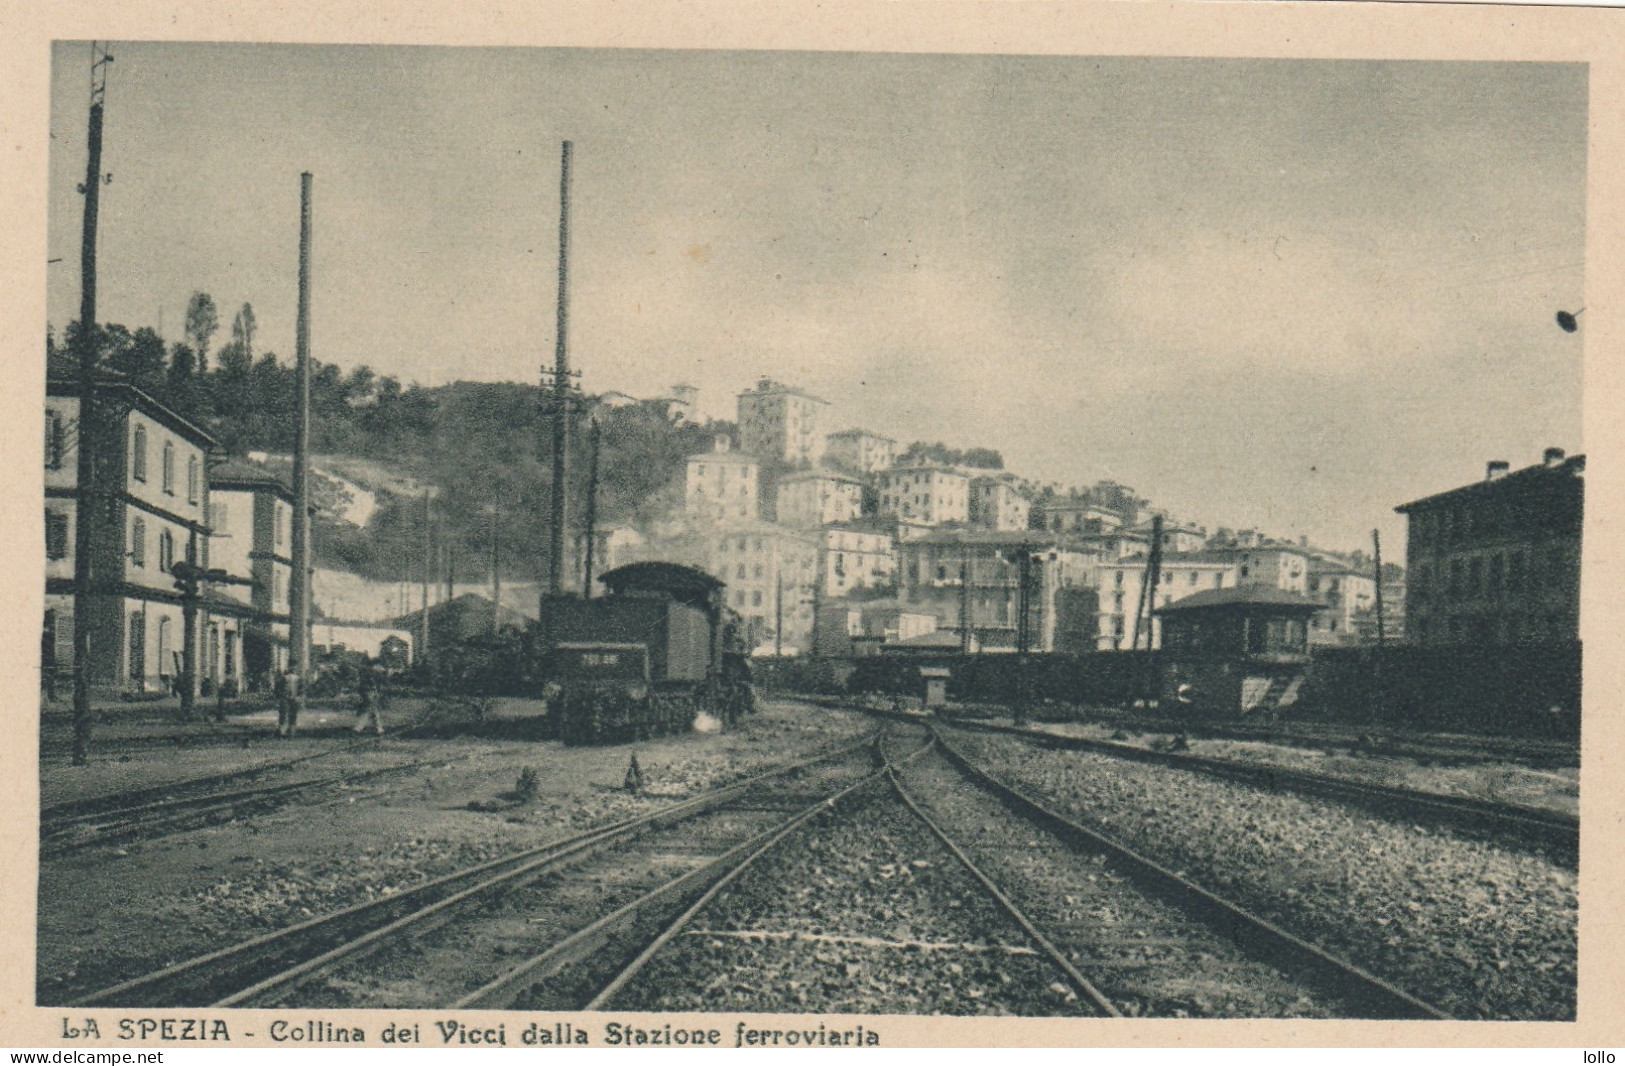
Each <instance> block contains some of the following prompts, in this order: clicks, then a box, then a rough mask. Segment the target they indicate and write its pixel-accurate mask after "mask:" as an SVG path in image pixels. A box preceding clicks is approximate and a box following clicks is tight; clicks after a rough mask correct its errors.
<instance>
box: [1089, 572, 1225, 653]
mask: <svg viewBox="0 0 1625 1066" xmlns="http://www.w3.org/2000/svg"><path fill="white" fill-rule="evenodd" d="M1149 566H1150V560H1149V559H1148V558H1147V557H1146V556H1143V555H1142V556H1138V557H1135V558H1132V559H1114V560H1109V561H1106V562H1102V563H1101V564H1100V568H1099V573H1098V581H1099V583H1100V602H1099V607H1100V624H1099V626H1098V629H1097V641H1098V643H1097V647H1098V648H1099V650H1101V651H1126V650H1129V649H1131V648H1133V647H1135V646H1136V641H1137V642H1138V646H1140V647H1145V642H1146V629H1145V627H1146V626H1147V625H1148V624H1149V626H1150V642H1151V647H1153V648H1159V647H1161V646H1162V623H1161V620H1160V619H1157V618H1156V616H1155V615H1151V614H1150V612H1152V611H1155V610H1156V609H1157V608H1159V607H1167V606H1168V605H1169V604H1171V603H1174V602H1175V601H1176V600H1182V599H1184V598H1185V597H1186V596H1190V595H1193V594H1195V593H1198V592H1205V591H1207V590H1209V589H1222V588H1234V587H1236V585H1237V584H1238V575H1239V564H1238V563H1236V562H1234V561H1232V560H1229V559H1227V558H1224V557H1223V556H1220V555H1217V554H1210V553H1208V552H1191V553H1187V554H1183V555H1180V554H1169V555H1164V556H1163V557H1162V561H1161V568H1160V574H1159V577H1158V580H1157V588H1156V589H1155V591H1154V592H1150V596H1149V599H1150V602H1149V603H1147V602H1146V601H1145V599H1143V598H1142V597H1145V596H1146V595H1147V592H1149V591H1150V590H1147V589H1146V588H1145V581H1146V576H1147V571H1148V569H1149ZM1136 615H1139V616H1140V620H1139V627H1140V628H1139V629H1138V631H1136V626H1135V618H1136ZM1147 615H1150V620H1149V622H1148V621H1147V618H1146V616H1147Z"/></svg>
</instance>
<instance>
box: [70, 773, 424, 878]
mask: <svg viewBox="0 0 1625 1066" xmlns="http://www.w3.org/2000/svg"><path fill="white" fill-rule="evenodd" d="M312 758H315V756H312ZM296 761H304V760H296ZM289 765H292V763H283V764H280V765H278V766H275V767H271V768H267V769H265V770H258V771H255V772H254V774H255V775H256V776H258V775H260V774H263V773H265V772H271V771H273V770H277V769H285V768H286V767H287V766H289ZM448 765H450V761H448V760H446V759H443V758H442V759H421V760H417V761H413V762H408V763H400V764H396V765H392V766H383V767H377V768H375V769H371V770H361V771H354V772H347V773H344V774H338V775H332V776H328V777H317V778H308V779H305V780H301V781H290V782H285V783H283V784H278V785H265V786H262V787H260V788H248V789H232V790H228V791H223V792H202V793H199V794H198V795H194V796H184V797H180V798H167V799H161V800H154V801H151V802H144V803H136V804H133V805H130V806H124V807H114V806H110V807H105V808H103V809H91V810H87V811H83V812H80V813H77V814H61V815H58V816H56V817H55V818H51V819H49V820H47V819H45V818H42V819H41V821H40V856H41V858H53V857H56V856H60V855H65V854H68V853H71V852H75V851H82V850H84V849H86V848H92V847H110V846H112V845H115V844H126V843H131V842H133V841H139V840H152V839H155V838H158V837H163V836H170V835H173V834H175V833H181V832H185V831H187V830H189V829H197V828H201V827H203V826H206V825H214V824H217V823H219V822H223V821H229V820H231V819H235V818H241V817H244V816H246V815H250V814H258V813H262V812H265V811H270V810H275V809H277V808H278V807H282V806H284V805H286V804H288V803H291V802H293V801H294V800H295V799H297V798H299V797H300V796H302V795H305V794H307V793H312V792H319V791H321V790H324V789H338V788H346V787H349V786H353V785H355V784H358V783H360V782H362V781H370V780H372V779H374V778H378V777H384V776H388V775H390V774H399V773H407V772H410V771H412V770H420V769H425V768H429V767H442V766H448Z"/></svg>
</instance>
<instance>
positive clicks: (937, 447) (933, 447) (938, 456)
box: [897, 440, 1004, 470]
mask: <svg viewBox="0 0 1625 1066" xmlns="http://www.w3.org/2000/svg"><path fill="white" fill-rule="evenodd" d="M929 463H940V464H942V465H944V466H971V467H977V468H979V469H982V470H1003V469H1004V456H1003V455H1001V454H1000V453H999V452H998V451H996V450H994V449H992V448H965V449H959V448H950V447H948V446H947V445H946V444H943V443H942V442H941V441H935V442H930V443H928V442H926V441H923V440H917V441H915V442H914V443H913V444H910V445H909V446H908V447H907V448H905V449H904V450H903V454H902V455H899V456H898V457H897V465H899V466H910V465H918V464H929Z"/></svg>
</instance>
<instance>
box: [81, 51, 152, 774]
mask: <svg viewBox="0 0 1625 1066" xmlns="http://www.w3.org/2000/svg"><path fill="white" fill-rule="evenodd" d="M112 61H113V57H112V55H111V54H110V53H109V52H108V50H107V45H106V44H105V43H102V44H98V43H96V42H94V41H93V42H91V45H90V125H89V129H88V133H87V136H86V138H85V140H86V146H87V152H86V159H85V183H84V184H83V185H81V186H80V187H79V191H80V192H81V193H83V194H84V196H85V219H84V230H83V234H82V236H81V241H80V246H79V434H78V437H79V462H78V467H77V472H76V483H77V487H78V489H79V493H78V501H77V504H76V506H75V507H74V527H75V528H74V537H73V765H75V766H84V765H85V764H86V763H87V762H88V761H89V759H90V610H91V607H90V598H91V592H92V585H93V584H94V582H95V577H96V575H95V572H94V568H93V567H92V566H91V561H90V555H91V552H92V551H93V550H94V548H95V543H96V536H95V533H96V527H97V526H98V525H100V524H101V523H100V521H99V517H100V516H99V515H98V513H97V501H96V500H95V499H94V497H95V495H96V494H95V492H94V490H95V488H96V459H97V456H96V451H97V448H98V446H99V444H100V441H98V440H97V435H98V430H99V429H100V416H99V413H98V412H97V409H96V361H97V355H98V349H99V348H100V347H101V345H100V344H99V343H98V341H99V336H100V331H99V330H98V329H97V326H96V219H97V215H98V213H99V212H100V210H101V188H102V108H103V104H104V103H105V101H106V99H107V65H108V64H109V63H111V62H112ZM142 654H146V649H142Z"/></svg>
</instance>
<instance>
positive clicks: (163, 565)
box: [158, 529, 175, 574]
mask: <svg viewBox="0 0 1625 1066" xmlns="http://www.w3.org/2000/svg"><path fill="white" fill-rule="evenodd" d="M174 565H175V534H173V533H171V532H170V531H169V530H167V529H166V530H164V531H163V532H162V533H160V534H158V569H160V570H162V571H163V572H164V573H166V574H167V573H169V571H170V569H171V568H172V567H173V566H174Z"/></svg>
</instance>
